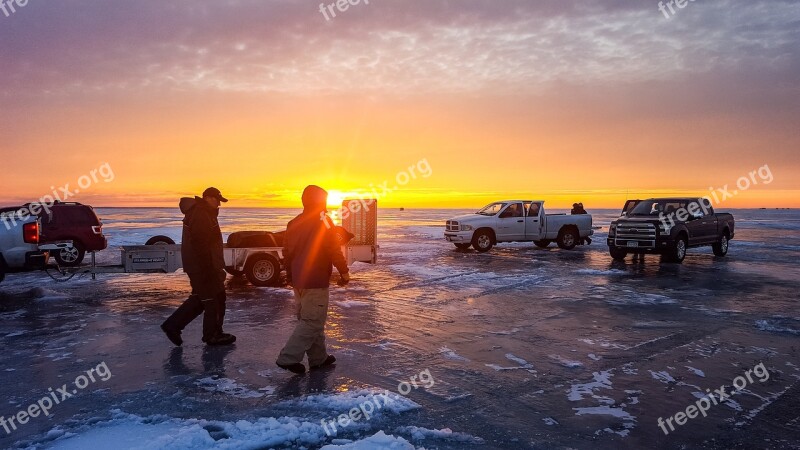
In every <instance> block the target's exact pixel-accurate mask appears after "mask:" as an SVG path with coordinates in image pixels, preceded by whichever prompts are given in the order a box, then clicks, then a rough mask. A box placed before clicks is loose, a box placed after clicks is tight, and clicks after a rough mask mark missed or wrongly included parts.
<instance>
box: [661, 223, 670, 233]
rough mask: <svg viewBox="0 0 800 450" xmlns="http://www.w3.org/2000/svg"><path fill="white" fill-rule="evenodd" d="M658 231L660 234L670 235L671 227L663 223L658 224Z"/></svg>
mask: <svg viewBox="0 0 800 450" xmlns="http://www.w3.org/2000/svg"><path fill="white" fill-rule="evenodd" d="M658 231H660V232H661V234H670V232H671V231H672V225H665V224H663V223H660V224H658Z"/></svg>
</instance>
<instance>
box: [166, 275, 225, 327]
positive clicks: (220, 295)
mask: <svg viewBox="0 0 800 450" xmlns="http://www.w3.org/2000/svg"><path fill="white" fill-rule="evenodd" d="M187 275H189V284H191V286H192V295H190V296H189V298H187V299H186V300H185V301H184V302H183V304H182V305H181V306H179V307H178V309H177V310H176V311H175V312H174V313H172V315H171V316H169V318H167V320H166V321H164V324H163V327H164V328H166V329H168V330H172V331H183V329H184V328H186V326H187V325H189V323H191V322H192V321H193V320H194V319H196V318H197V317H198V316H199V315H200V314H203V342H207V341H208V340H209V339H211V338H213V337H214V336H217V335H219V334H222V322H223V321H224V320H225V301H226V296H225V272H221V274H217V276H212V277H209V276H208V275H206V274H199V273H189V274H187Z"/></svg>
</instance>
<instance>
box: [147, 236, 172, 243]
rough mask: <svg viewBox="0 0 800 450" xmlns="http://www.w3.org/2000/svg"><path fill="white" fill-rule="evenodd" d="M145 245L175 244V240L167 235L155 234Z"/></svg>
mask: <svg viewBox="0 0 800 450" xmlns="http://www.w3.org/2000/svg"><path fill="white" fill-rule="evenodd" d="M144 245H175V241H173V240H172V238H169V237H167V236H153V237H151V238H150V239H148V240H147V242H145V243H144Z"/></svg>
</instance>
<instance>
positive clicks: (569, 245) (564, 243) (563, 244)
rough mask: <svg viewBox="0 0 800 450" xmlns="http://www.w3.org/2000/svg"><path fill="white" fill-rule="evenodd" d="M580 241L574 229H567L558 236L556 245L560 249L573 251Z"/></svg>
mask: <svg viewBox="0 0 800 450" xmlns="http://www.w3.org/2000/svg"><path fill="white" fill-rule="evenodd" d="M578 239H580V238H579V237H578V233H576V232H575V230H574V229H572V228H566V229H562V230H561V232H560V233H559V234H558V239H557V240H556V243H557V244H558V247H559V248H563V249H564V250H572V249H573V248H575V246H576V245H578Z"/></svg>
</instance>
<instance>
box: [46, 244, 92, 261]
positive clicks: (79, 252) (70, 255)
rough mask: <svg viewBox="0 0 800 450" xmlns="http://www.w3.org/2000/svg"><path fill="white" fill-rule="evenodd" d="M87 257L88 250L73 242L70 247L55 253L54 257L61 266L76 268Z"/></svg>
mask: <svg viewBox="0 0 800 450" xmlns="http://www.w3.org/2000/svg"><path fill="white" fill-rule="evenodd" d="M85 255H86V250H84V249H83V245H82V244H81V243H80V242H78V241H73V242H72V245H70V246H69V247H64V248H62V249H61V250H59V251H57V252H55V253H53V257H54V258H55V259H56V262H57V263H58V265H59V266H64V267H75V266H77V265H78V264H80V263H82V262H83V257H84V256H85Z"/></svg>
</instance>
